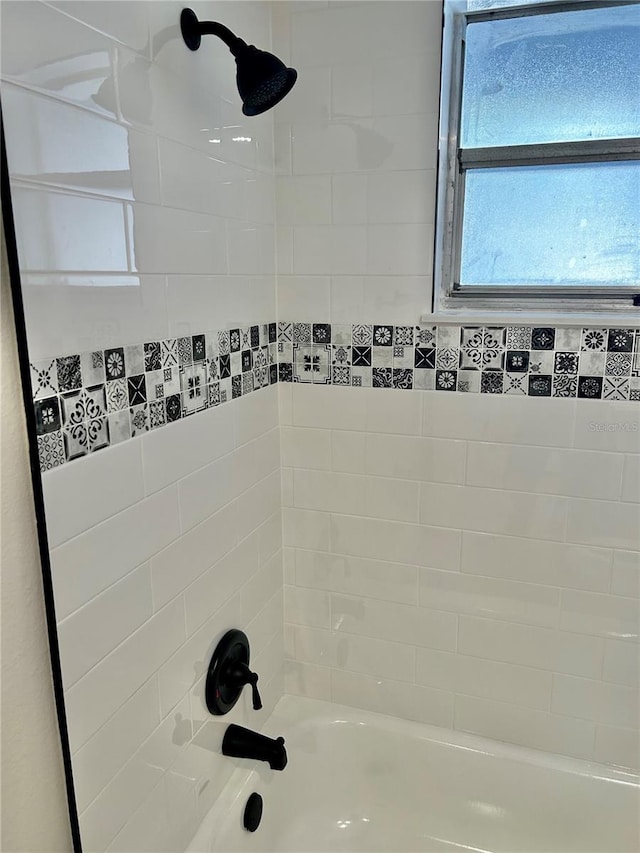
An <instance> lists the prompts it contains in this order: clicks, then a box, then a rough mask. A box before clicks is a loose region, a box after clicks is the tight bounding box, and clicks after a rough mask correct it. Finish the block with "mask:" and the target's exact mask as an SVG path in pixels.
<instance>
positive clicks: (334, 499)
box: [275, 2, 640, 766]
mask: <svg viewBox="0 0 640 853" xmlns="http://www.w3.org/2000/svg"><path fill="white" fill-rule="evenodd" d="M440 11H441V10H440V4H439V3H436V2H425V3H420V2H417V3H411V2H410V3H401V2H400V3H399V2H390V3H385V2H380V3H364V2H363V3H337V2H336V3H299V4H279V5H278V6H277V8H276V18H275V20H276V24H277V27H276V30H275V33H276V36H277V38H276V43H277V44H278V49H279V50H280V51H281V52H282V54H283V55H288V56H289V57H290V59H291V61H292V62H293V64H294V65H296V66H297V67H298V70H299V72H300V83H299V85H298V87H297V89H296V91H295V92H294V93H293V94H292V96H291V98H290V99H289V100H288V102H287V104H286V106H285V107H284V108H283V109H282V110H281V111H279V112H278V113H277V115H276V139H277V144H276V161H277V164H278V169H279V176H278V181H277V184H278V186H277V199H278V225H279V228H278V247H279V251H278V258H279V261H280V268H279V273H280V275H279V279H278V299H279V318H280V319H281V320H287V321H298V322H314V321H315V322H321V323H322V322H328V321H329V322H331V323H332V328H333V329H334V330H335V329H336V327H338V329H339V332H340V334H342V335H347V338H345V340H344V341H343V342H345V341H346V343H349V342H350V338H349V337H348V336H349V335H350V334H351V324H357V323H391V324H393V323H400V324H407V325H410V326H416V325H417V324H418V322H419V318H420V315H421V314H422V313H424V312H425V311H427V310H429V301H430V294H429V286H430V277H429V276H430V270H431V266H430V265H431V255H430V252H431V246H432V228H433V226H432V223H433V214H434V210H435V189H434V167H435V161H436V148H437V127H436V119H437V109H438V83H439V80H438V61H439V49H440V35H441V20H440ZM527 320H528V321H529V322H533V318H521V320H520V322H527ZM456 333H457V334H458V335H459V330H456ZM578 338H579V335H578ZM394 364H395V362H394ZM403 366H405V367H406V366H407V365H403ZM410 366H413V363H411V365H410ZM418 372H419V371H417V370H416V371H415V374H418ZM426 372H427V373H428V372H429V371H426ZM431 373H433V371H431ZM294 377H295V365H294ZM369 381H370V379H369ZM414 387H415V380H414ZM422 387H428V386H422ZM431 387H433V386H431ZM475 390H478V389H477V388H476V389H475ZM279 393H280V396H281V423H282V463H283V472H282V473H283V502H284V505H285V509H284V543H285V580H286V587H285V620H286V623H287V625H286V651H287V657H288V664H287V675H286V689H287V690H288V691H289V692H293V693H301V694H303V695H312V696H317V697H320V698H325V699H329V698H330V699H333V700H334V701H337V702H343V703H346V704H350V705H355V706H358V707H365V708H372V709H374V710H377V711H381V712H383V713H387V714H394V715H399V716H402V717H408V718H410V719H417V720H424V721H427V722H430V723H435V724H437V725H442V726H446V727H455V728H458V729H463V730H467V731H472V732H477V733H479V734H483V735H487V736H489V737H493V738H497V739H499V740H505V741H511V742H515V743H519V744H524V745H526V746H531V747H536V748H540V749H546V750H550V751H552V752H559V753H564V754H569V755H574V756H579V757H582V758H588V759H594V758H595V760H597V761H602V762H611V763H616V764H622V765H625V766H629V765H637V764H638V761H639V743H638V682H637V678H638V670H639V666H638V664H639V660H640V658H639V647H638V634H639V626H640V619H639V610H638V589H639V578H640V555H639V553H638V552H639V551H640V538H639V537H640V510H639V509H638V503H637V502H638V498H639V491H638V464H639V461H640V456H639V451H640V416H639V415H638V406H637V403H628V402H609V401H606V400H596V401H593V402H590V401H587V400H582V399H579V400H562V399H540V398H535V399H532V398H528V397H526V396H525V397H511V396H508V395H499V396H494V395H490V394H480V393H475V394H474V393H472V394H460V393H453V394H448V393H443V392H440V391H438V392H435V391H418V390H413V391H396V390H384V389H382V390H381V389H369V388H340V387H322V386H321V385H304V384H300V383H296V382H294V383H293V384H291V385H281V386H280V389H279Z"/></svg>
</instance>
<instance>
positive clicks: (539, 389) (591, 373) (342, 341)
mask: <svg viewBox="0 0 640 853" xmlns="http://www.w3.org/2000/svg"><path fill="white" fill-rule="evenodd" d="M276 382H303V383H308V384H314V385H342V386H350V387H363V388H364V387H373V388H396V389H399V390H403V391H410V390H420V391H442V392H452V391H458V392H464V393H480V394H519V395H525V396H529V397H566V398H571V397H575V398H584V399H590V400H593V399H603V400H629V401H636V402H640V329H633V328H615V329H614V328H611V329H610V328H606V329H605V328H577V327H572V328H565V327H556V328H554V327H548V326H545V327H538V326H456V325H451V324H448V323H447V324H442V325H433V326H431V325H429V326H406V325H405V326H395V325H387V324H378V325H375V324H349V325H344V324H340V325H336V324H334V325H330V324H329V323H295V322H281V323H277V324H276V323H268V324H263V325H256V326H248V327H245V328H235V329H223V330H215V331H212V332H205V333H203V334H198V335H192V336H190V337H181V338H171V339H169V340H163V341H149V342H147V343H144V344H136V345H133V346H125V347H112V348H110V349H106V350H99V351H93V352H86V353H80V354H76V355H67V356H61V357H59V358H54V359H49V360H48V361H43V362H38V363H35V364H32V365H31V385H32V393H33V404H34V408H35V418H36V432H37V440H38V450H39V455H40V469H41V471H48V470H50V469H51V468H55V467H58V466H59V465H63V464H65V463H66V462H71V461H73V460H75V459H79V458H81V457H83V456H86V455H87V454H89V453H93V452H95V451H98V450H101V449H103V448H105V447H108V446H109V445H112V444H118V443H119V442H122V441H126V440H127V439H129V438H134V437H136V436H138V435H140V434H142V433H145V432H148V431H149V430H154V429H158V428H159V427H163V426H166V425H167V424H170V423H172V422H173V421H176V420H179V419H181V418H185V417H189V416H191V415H194V414H196V413H198V412H201V411H204V410H206V409H208V408H211V407H214V406H218V405H221V404H223V403H226V402H228V401H229V400H232V399H235V398H237V397H241V396H245V395H246V394H250V393H252V392H253V391H257V390H259V389H261V388H265V387H267V386H269V385H273V384H275V383H276Z"/></svg>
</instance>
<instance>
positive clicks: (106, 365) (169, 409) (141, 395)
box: [31, 323, 278, 472]
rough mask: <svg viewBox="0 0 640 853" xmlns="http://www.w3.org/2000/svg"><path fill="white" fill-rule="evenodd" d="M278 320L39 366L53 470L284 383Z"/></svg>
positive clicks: (45, 462) (45, 461) (35, 382)
mask: <svg viewBox="0 0 640 853" xmlns="http://www.w3.org/2000/svg"><path fill="white" fill-rule="evenodd" d="M277 360H278V353H277V326H276V324H275V323H269V324H263V325H259V326H248V327H246V328H241V329H223V330H215V331H212V332H205V333H204V334H198V335H192V336H190V337H181V338H171V339H169V340H163V341H149V342H147V343H144V344H137V345H133V346H126V347H112V348H110V349H106V350H98V351H93V352H86V353H80V354H76V355H68V356H61V357H59V358H54V359H49V360H47V361H43V362H38V363H35V364H31V389H32V395H33V405H34V409H35V419H36V434H37V441H38V452H39V457H40V470H41V471H43V472H44V471H48V470H50V469H51V468H56V467H58V466H59V465H63V464H65V463H66V462H71V461H73V460H75V459H79V458H81V457H83V456H86V455H87V454H89V453H94V452H95V451H97V450H102V449H103V448H105V447H108V446H110V445H113V444H118V443H120V442H121V441H126V440H127V439H129V438H135V437H136V436H138V435H141V434H142V433H145V432H148V431H149V430H154V429H158V428H159V427H163V426H166V425H167V424H170V423H172V422H173V421H177V420H180V419H181V418H186V417H189V416H191V415H194V414H196V413H198V412H201V411H204V410H205V409H208V408H211V407H213V406H218V405H221V404H222V403H226V402H227V401H229V400H232V399H234V398H236V397H240V396H243V395H246V394H249V393H251V392H252V391H258V390H259V389H261V388H265V387H267V386H269V385H274V384H275V383H276V382H277V381H278V366H277Z"/></svg>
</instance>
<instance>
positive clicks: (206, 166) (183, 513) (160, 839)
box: [0, 0, 330, 851]
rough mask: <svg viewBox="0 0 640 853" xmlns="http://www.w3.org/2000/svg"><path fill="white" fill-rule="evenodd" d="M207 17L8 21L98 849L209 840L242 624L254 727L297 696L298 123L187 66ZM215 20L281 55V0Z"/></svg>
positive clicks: (57, 567)
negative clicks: (283, 364) (290, 457)
mask: <svg viewBox="0 0 640 853" xmlns="http://www.w3.org/2000/svg"><path fill="white" fill-rule="evenodd" d="M183 5H184V4H182V3H179V2H177V0H167V2H164V3H159V4H150V3H143V2H130V3H129V2H128V3H118V4H117V7H116V5H115V4H114V3H102V2H95V3H94V2H92V3H89V2H85V3H66V2H59V3H58V2H56V3H51V4H45V3H39V2H11V0H9V2H7V3H6V4H3V7H2V24H3V26H2V51H1V56H2V59H1V63H0V77H1V86H2V106H3V120H4V129H5V133H6V139H7V152H8V161H9V171H10V177H11V188H12V197H13V203H14V208H15V218H16V230H17V236H18V243H19V261H20V265H21V278H22V287H23V296H24V305H25V314H26V321H27V336H28V347H29V356H30V362H31V364H32V365H33V368H32V370H31V373H32V377H33V391H34V400H35V405H36V407H37V412H38V416H39V421H38V431H39V433H41V434H40V435H39V436H38V447H39V451H40V455H41V462H42V468H43V484H44V491H45V496H46V507H47V527H48V531H49V537H50V545H51V548H52V551H51V563H52V574H53V583H54V597H55V602H56V615H57V618H58V620H59V637H60V646H61V651H62V669H63V673H64V681H65V688H66V708H67V719H68V723H69V734H70V742H71V747H72V753H73V755H72V764H73V770H74V780H75V788H76V795H77V802H78V807H79V811H80V815H81V816H80V824H81V834H82V841H83V846H84V847H85V848H86V849H92V850H96V851H100V850H107V849H109V850H113V851H116V850H120V851H123V850H132V849H136V850H141V849H155V850H160V849H166V850H182V849H185V848H186V846H187V844H188V842H189V840H190V838H191V837H192V836H193V835H194V834H195V832H196V830H197V828H198V824H199V821H200V820H201V819H202V818H203V817H204V814H205V813H206V811H207V810H208V808H209V807H210V806H211V805H212V804H213V802H214V801H215V799H216V798H217V796H218V795H219V793H220V792H221V790H222V788H223V787H224V783H225V782H226V780H227V779H228V777H229V775H230V773H231V770H232V767H231V765H230V763H229V762H228V760H226V759H225V760H222V758H221V757H220V755H219V734H220V727H219V726H213V727H211V726H209V725H207V724H206V721H207V720H208V719H210V715H209V712H208V711H207V710H206V708H205V706H204V699H203V695H204V678H203V676H204V673H205V671H206V666H207V662H208V660H209V659H210V656H211V654H212V652H213V649H214V647H215V645H216V643H217V641H218V640H219V639H220V637H221V636H222V633H224V631H225V630H227V629H228V628H232V627H233V628H242V629H243V630H246V631H247V632H248V634H249V637H250V640H251V643H252V650H253V655H252V665H254V666H255V667H256V668H257V670H258V671H259V673H260V677H261V693H262V697H263V701H264V709H263V711H261V712H260V713H259V714H258V715H257V716H256V714H255V713H254V712H253V711H251V712H250V704H249V699H248V697H246V696H243V697H242V699H241V701H240V702H239V703H238V705H237V706H236V709H234V712H233V713H232V715H231V716H232V717H233V718H234V719H235V720H236V721H238V722H244V723H245V724H247V725H250V726H252V727H256V726H257V727H258V728H259V727H260V726H261V725H262V723H263V721H264V720H265V719H266V717H267V716H268V714H269V713H270V711H271V710H272V709H273V707H274V705H275V703H276V702H277V700H278V698H279V697H280V696H281V695H282V692H283V689H284V685H283V677H284V676H283V661H284V650H283V645H282V621H283V616H282V518H281V512H280V510H281V498H280V472H279V467H280V447H279V435H278V404H277V390H276V389H275V388H271V387H270V386H271V385H273V384H275V383H276V382H277V378H278V376H277V352H276V348H277V341H276V334H275V330H276V326H275V319H276V288H275V233H274V224H275V201H276V198H275V184H274V151H273V113H268V114H266V115H264V116H259V117H256V118H251V119H248V118H246V117H244V116H243V115H242V112H241V103H240V99H239V97H238V94H237V88H236V83H235V68H234V64H233V62H232V61H230V59H229V56H228V55H227V54H225V52H224V51H219V50H207V51H205V50H202V51H199V52H198V53H192V52H191V51H187V50H186V49H185V47H184V44H183V42H182V39H181V38H180V34H179V18H180V13H181V11H182V8H183ZM195 8H196V9H197V11H198V13H199V14H201V16H202V17H205V18H213V19H218V18H219V19H221V20H224V22H225V23H226V24H227V25H228V26H230V27H231V28H232V29H233V30H235V31H237V32H238V33H240V34H241V35H242V36H243V37H244V38H246V39H247V40H248V41H249V42H250V43H255V44H257V45H259V46H264V47H266V48H267V49H268V48H269V44H270V37H271V36H270V7H269V5H268V4H261V3H246V4H228V3H224V4H222V3H213V4H211V3H208V4H204V5H202V8H200V6H199V5H198V4H196V7H195ZM36 31H37V32H39V33H46V34H47V38H46V39H45V40H43V39H42V38H41V39H35V40H34V38H33V33H34V32H36ZM212 81H213V82H212ZM329 207H330V203H329ZM327 289H328V284H327ZM324 308H325V306H324V305H318V309H319V310H320V309H322V313H324ZM212 330H213V333H212ZM232 330H235V331H236V333H237V335H238V336H241V339H242V340H243V342H244V345H243V346H242V349H238V350H237V351H236V350H235V349H234V351H233V352H229V348H230V342H231V335H230V334H229V332H230V331H232ZM272 330H273V331H272ZM218 332H220V333H221V337H219V336H218ZM225 333H226V334H225ZM220 341H222V345H223V347H224V343H225V341H226V344H227V350H226V351H222V352H221V351H220ZM243 355H244V360H243ZM158 362H159V363H158ZM249 363H250V364H251V366H250V369H247V365H248V364H249ZM51 365H53V368H54V369H53V372H51V371H50V370H49V368H50V367H51ZM58 368H59V369H58ZM47 371H49V374H48V378H47V376H45V374H47ZM254 391H255V392H257V391H261V392H262V393H253V392H254ZM65 395H66V396H65ZM242 395H244V399H243V396H242ZM251 398H255V399H251ZM227 402H228V404H229V405H226V403H227ZM221 404H225V405H221ZM191 413H193V414H191ZM94 415H95V416H94ZM183 415H184V417H183ZM104 445H107V446H104ZM76 454H79V458H78V459H77V460H74V462H73V464H72V463H71V461H70V460H71V458H72V457H74V456H75V455H76ZM50 469H51V470H50ZM212 477H213V478H214V479H213V480H212V479H211V478H212ZM211 482H213V483H214V484H215V483H218V486H216V487H214V489H213V490H211V489H210V488H208V487H207V485H206V484H207V483H209V485H210V484H211ZM254 632H255V633H254ZM196 739H197V740H196Z"/></svg>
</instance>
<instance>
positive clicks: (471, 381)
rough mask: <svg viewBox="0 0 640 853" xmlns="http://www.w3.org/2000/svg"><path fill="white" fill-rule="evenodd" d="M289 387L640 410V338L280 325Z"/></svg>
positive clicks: (597, 332)
mask: <svg viewBox="0 0 640 853" xmlns="http://www.w3.org/2000/svg"><path fill="white" fill-rule="evenodd" d="M278 361H279V366H278V370H279V378H280V381H281V382H306V383H313V384H319V385H329V384H331V385H350V386H359V387H374V388H398V389H401V390H412V389H416V390H421V391H433V390H435V391H461V392H466V393H469V392H476V393H480V394H521V395H526V396H529V397H576V398H578V397H579V398H585V399H605V400H632V401H640V330H638V329H632V328H616V329H605V328H577V327H572V328H565V327H557V328H554V327H538V326H456V325H452V324H442V325H439V326H394V325H383V324H380V325H374V324H354V325H329V324H328V323H278Z"/></svg>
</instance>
